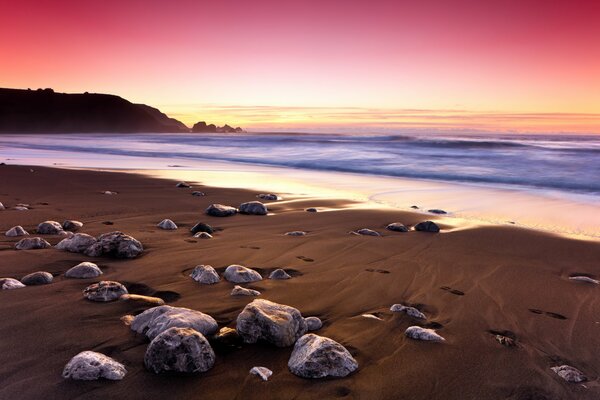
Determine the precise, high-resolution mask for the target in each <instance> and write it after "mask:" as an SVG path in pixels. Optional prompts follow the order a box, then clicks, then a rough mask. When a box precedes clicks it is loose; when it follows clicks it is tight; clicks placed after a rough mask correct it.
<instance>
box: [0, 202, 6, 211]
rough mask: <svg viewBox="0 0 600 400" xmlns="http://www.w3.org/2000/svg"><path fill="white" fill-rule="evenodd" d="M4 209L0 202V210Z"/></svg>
mask: <svg viewBox="0 0 600 400" xmlns="http://www.w3.org/2000/svg"><path fill="white" fill-rule="evenodd" d="M4 209H6V207H4V204H2V203H1V202H0V210H4Z"/></svg>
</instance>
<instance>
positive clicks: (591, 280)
mask: <svg viewBox="0 0 600 400" xmlns="http://www.w3.org/2000/svg"><path fill="white" fill-rule="evenodd" d="M569 279H570V280H572V281H579V282H586V283H592V284H594V285H597V284H599V283H600V282H599V281H598V280H596V279H594V278H590V277H589V276H584V275H581V276H571V277H569Z"/></svg>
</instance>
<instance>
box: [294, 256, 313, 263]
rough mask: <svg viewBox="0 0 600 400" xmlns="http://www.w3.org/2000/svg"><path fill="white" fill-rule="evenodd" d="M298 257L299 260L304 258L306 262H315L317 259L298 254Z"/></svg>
mask: <svg viewBox="0 0 600 400" xmlns="http://www.w3.org/2000/svg"><path fill="white" fill-rule="evenodd" d="M296 258H297V259H299V260H302V261H306V262H313V261H315V260H313V259H312V258H308V257H304V256H298V257H296Z"/></svg>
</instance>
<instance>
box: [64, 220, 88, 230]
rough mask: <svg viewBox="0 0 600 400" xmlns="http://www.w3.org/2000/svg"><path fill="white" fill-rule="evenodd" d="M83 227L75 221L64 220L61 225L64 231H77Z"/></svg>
mask: <svg viewBox="0 0 600 400" xmlns="http://www.w3.org/2000/svg"><path fill="white" fill-rule="evenodd" d="M82 226H83V222H80V221H75V220H70V219H68V220H66V221H64V222H63V223H62V228H63V229H64V230H65V231H76V230H77V229H79V228H81V227H82Z"/></svg>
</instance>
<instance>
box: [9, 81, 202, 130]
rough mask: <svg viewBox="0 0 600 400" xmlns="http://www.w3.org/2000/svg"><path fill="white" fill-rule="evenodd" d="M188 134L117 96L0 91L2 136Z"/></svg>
mask: <svg viewBox="0 0 600 400" xmlns="http://www.w3.org/2000/svg"><path fill="white" fill-rule="evenodd" d="M189 131H190V129H189V128H188V127H187V126H185V125H184V124H183V123H181V122H180V121H178V120H176V119H174V118H169V117H168V116H167V115H165V114H163V113H162V112H160V110H158V109H156V108H153V107H150V106H147V105H145V104H134V103H131V102H129V101H127V100H125V99H123V98H121V97H119V96H114V95H110V94H96V93H87V92H86V93H78V94H67V93H56V92H54V91H53V90H52V89H38V90H21V89H2V88H0V132H1V133H90V132H98V133H110V132H115V133H132V132H189Z"/></svg>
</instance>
